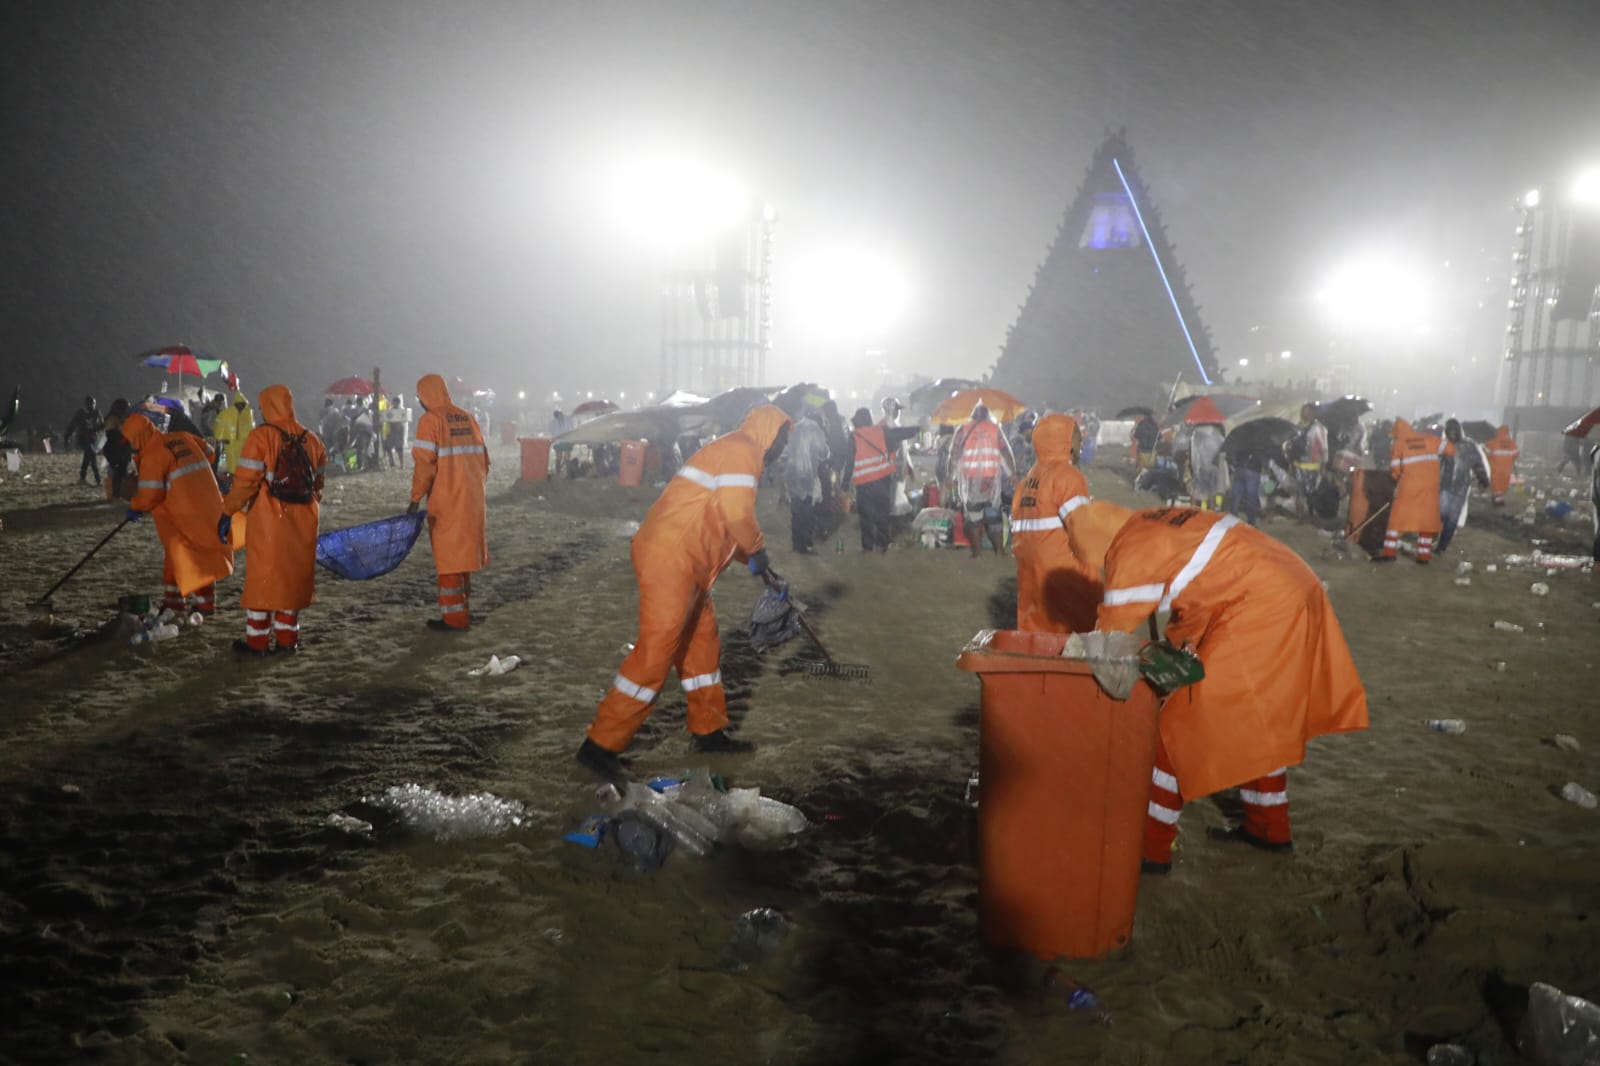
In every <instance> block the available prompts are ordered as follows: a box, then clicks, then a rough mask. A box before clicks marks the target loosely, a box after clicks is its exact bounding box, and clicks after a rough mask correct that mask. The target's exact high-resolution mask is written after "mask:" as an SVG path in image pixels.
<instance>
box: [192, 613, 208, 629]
mask: <svg viewBox="0 0 1600 1066" xmlns="http://www.w3.org/2000/svg"><path fill="white" fill-rule="evenodd" d="M205 623H206V616H205V615H203V614H201V613H200V612H199V611H193V612H191V613H190V615H189V624H190V625H192V626H202V625H205Z"/></svg>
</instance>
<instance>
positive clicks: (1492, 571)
mask: <svg viewBox="0 0 1600 1066" xmlns="http://www.w3.org/2000/svg"><path fill="white" fill-rule="evenodd" d="M1483 572H1484V573H1486V574H1496V573H1499V572H1500V568H1499V567H1498V566H1496V565H1494V564H1493V563H1490V564H1489V565H1488V566H1485V567H1484V568H1483Z"/></svg>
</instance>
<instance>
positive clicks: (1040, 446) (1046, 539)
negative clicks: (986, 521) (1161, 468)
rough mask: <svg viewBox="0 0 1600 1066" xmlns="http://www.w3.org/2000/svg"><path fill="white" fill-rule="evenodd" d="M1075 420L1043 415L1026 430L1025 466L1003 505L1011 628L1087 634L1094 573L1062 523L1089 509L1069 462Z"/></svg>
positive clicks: (1096, 587)
mask: <svg viewBox="0 0 1600 1066" xmlns="http://www.w3.org/2000/svg"><path fill="white" fill-rule="evenodd" d="M1077 435H1078V423H1077V420H1076V419H1074V418H1072V417H1071V416H1070V415H1061V414H1050V415H1045V416H1044V417H1043V418H1041V419H1039V421H1038V422H1037V423H1036V424H1035V425H1034V427H1033V450H1034V452H1035V454H1037V455H1038V457H1039V458H1038V461H1037V462H1035V463H1034V464H1033V469H1031V470H1029V471H1028V473H1027V476H1026V477H1024V478H1023V479H1022V484H1021V485H1019V486H1018V487H1017V492H1016V498H1015V499H1014V500H1012V502H1011V554H1012V555H1014V556H1016V559H1017V628H1018V629H1025V630H1028V631H1029V632H1033V633H1087V632H1089V631H1090V630H1091V629H1093V628H1094V620H1095V609H1096V608H1097V607H1098V606H1099V605H1100V589H1101V587H1100V568H1099V566H1098V565H1096V566H1090V565H1089V564H1088V563H1087V562H1085V561H1084V560H1082V559H1079V558H1078V556H1077V555H1076V554H1074V553H1073V550H1072V545H1071V543H1070V542H1069V541H1068V539H1067V516H1068V515H1070V514H1072V513H1073V512H1074V511H1076V510H1078V509H1079V508H1081V507H1083V506H1084V505H1085V504H1087V503H1089V502H1090V501H1089V482H1088V481H1087V480H1085V478H1084V476H1083V471H1081V470H1079V469H1078V467H1077V466H1076V465H1075V464H1074V463H1073V461H1072V445H1073V440H1074V438H1076V437H1077Z"/></svg>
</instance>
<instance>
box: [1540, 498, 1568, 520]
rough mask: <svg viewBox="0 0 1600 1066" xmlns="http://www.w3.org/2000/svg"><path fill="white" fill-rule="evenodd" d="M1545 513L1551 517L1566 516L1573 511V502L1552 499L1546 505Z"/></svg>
mask: <svg viewBox="0 0 1600 1066" xmlns="http://www.w3.org/2000/svg"><path fill="white" fill-rule="evenodd" d="M1544 513H1545V514H1546V515H1547V516H1549V517H1550V518H1565V517H1567V515H1569V514H1571V513H1572V504H1570V503H1568V502H1567V501H1566V500H1551V501H1550V502H1549V503H1547V504H1545V505H1544Z"/></svg>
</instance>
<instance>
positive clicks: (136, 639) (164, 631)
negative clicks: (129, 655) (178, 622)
mask: <svg viewBox="0 0 1600 1066" xmlns="http://www.w3.org/2000/svg"><path fill="white" fill-rule="evenodd" d="M177 635H178V627H177V626H175V625H173V624H172V623H170V622H169V623H167V624H166V625H159V626H154V627H152V628H150V629H141V630H139V632H137V633H135V634H134V635H133V636H132V637H131V638H130V639H129V641H128V643H129V644H150V643H153V642H154V641H158V640H167V639H170V638H172V637H175V636H177Z"/></svg>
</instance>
